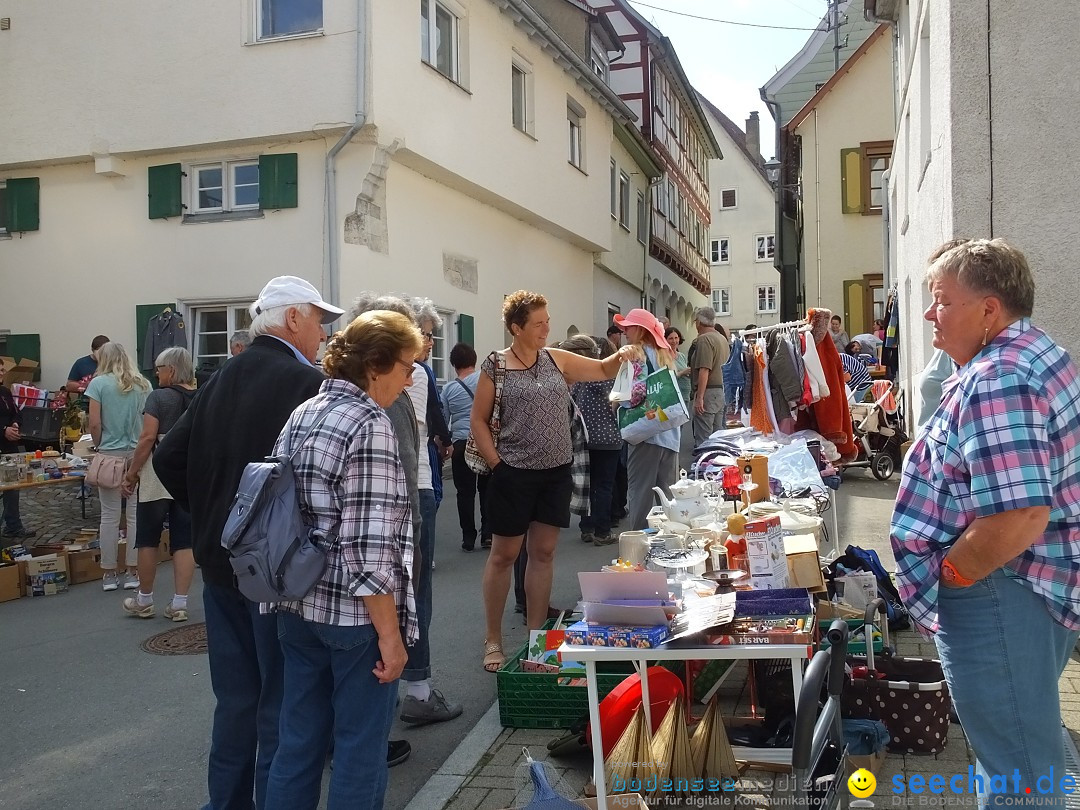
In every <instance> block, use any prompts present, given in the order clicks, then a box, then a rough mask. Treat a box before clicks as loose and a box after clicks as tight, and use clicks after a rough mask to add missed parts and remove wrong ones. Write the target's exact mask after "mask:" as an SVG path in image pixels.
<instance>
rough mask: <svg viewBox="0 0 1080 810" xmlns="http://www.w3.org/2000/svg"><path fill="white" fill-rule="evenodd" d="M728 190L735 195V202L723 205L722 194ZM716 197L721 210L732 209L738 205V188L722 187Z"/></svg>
mask: <svg viewBox="0 0 1080 810" xmlns="http://www.w3.org/2000/svg"><path fill="white" fill-rule="evenodd" d="M729 191H730V192H731V193H732V194H734V195H735V203H734V204H733V205H724V194H726V193H727V192H729ZM718 199H719V208H720V210H721V211H732V210H734V209H736V208H738V207H739V190H738V189H737V188H722V189H720V196H719V198H718Z"/></svg>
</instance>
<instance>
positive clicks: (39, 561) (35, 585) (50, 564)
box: [19, 554, 68, 596]
mask: <svg viewBox="0 0 1080 810" xmlns="http://www.w3.org/2000/svg"><path fill="white" fill-rule="evenodd" d="M19 569H20V570H21V571H22V572H23V582H24V583H25V584H26V595H27V596H53V595H55V594H58V593H64V592H66V591H67V589H68V579H67V557H66V555H62V554H47V555H45V556H43V557H35V558H34V559H32V560H26V561H24V562H21V563H19Z"/></svg>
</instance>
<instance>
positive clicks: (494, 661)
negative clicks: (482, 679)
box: [484, 641, 506, 672]
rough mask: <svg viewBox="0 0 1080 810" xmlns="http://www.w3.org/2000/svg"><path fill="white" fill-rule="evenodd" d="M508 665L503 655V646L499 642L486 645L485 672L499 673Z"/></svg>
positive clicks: (490, 642)
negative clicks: (504, 665)
mask: <svg viewBox="0 0 1080 810" xmlns="http://www.w3.org/2000/svg"><path fill="white" fill-rule="evenodd" d="M505 663H506V657H505V656H504V655H503V648H502V644H500V643H499V642H497V641H489V642H487V643H485V644H484V671H485V672H498V671H499V670H500V669H502V666H503V664H505Z"/></svg>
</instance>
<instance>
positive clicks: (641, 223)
mask: <svg viewBox="0 0 1080 810" xmlns="http://www.w3.org/2000/svg"><path fill="white" fill-rule="evenodd" d="M648 239H649V219H648V211H647V210H646V208H645V192H644V191H639V192H638V194H637V240H638V241H639V242H641V244H643V245H644V244H645V243H646V242H648Z"/></svg>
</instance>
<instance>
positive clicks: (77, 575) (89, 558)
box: [65, 548, 105, 585]
mask: <svg viewBox="0 0 1080 810" xmlns="http://www.w3.org/2000/svg"><path fill="white" fill-rule="evenodd" d="M65 554H66V555H67V567H68V582H70V583H71V584H72V585H79V584H81V583H83V582H97V581H99V580H100V579H101V578H102V577H103V576H104V575H105V570H104V569H103V568H102V567H101V549H99V548H87V549H80V550H78V551H67V552H65Z"/></svg>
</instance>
